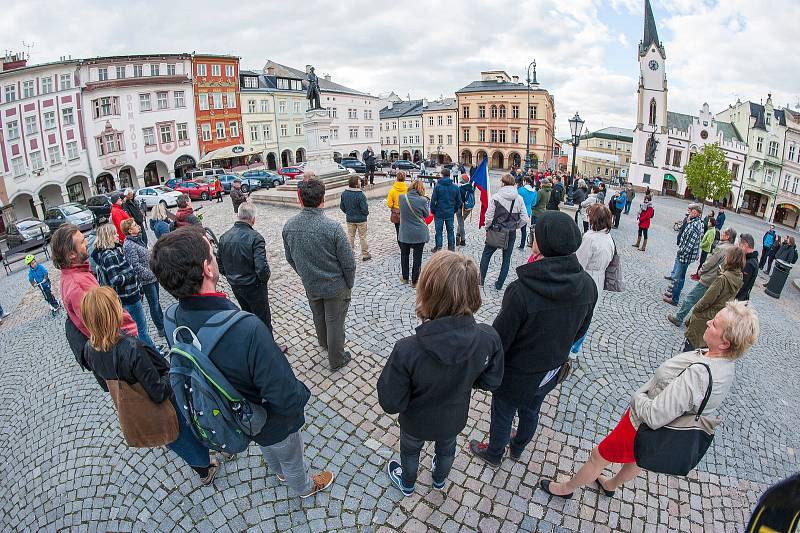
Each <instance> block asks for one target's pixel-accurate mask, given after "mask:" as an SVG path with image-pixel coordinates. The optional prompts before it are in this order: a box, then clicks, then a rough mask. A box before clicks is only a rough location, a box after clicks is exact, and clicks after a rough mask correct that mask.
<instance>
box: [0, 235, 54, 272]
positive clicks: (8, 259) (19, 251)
mask: <svg viewBox="0 0 800 533" xmlns="http://www.w3.org/2000/svg"><path fill="white" fill-rule="evenodd" d="M47 248H48V247H47V240H46V239H36V240H33V241H30V242H26V243H24V244H20V245H18V246H15V247H13V248H9V249H8V251H6V254H5V255H2V254H0V256H2V259H3V268H5V269H6V276H8V275H10V274H11V265H13V264H14V263H19V262H21V261H23V260H24V259H25V256H26V255H33V256H35V255H36V254H38V253H44V257H45V260H47V259H50V251H49V250H48V249H47Z"/></svg>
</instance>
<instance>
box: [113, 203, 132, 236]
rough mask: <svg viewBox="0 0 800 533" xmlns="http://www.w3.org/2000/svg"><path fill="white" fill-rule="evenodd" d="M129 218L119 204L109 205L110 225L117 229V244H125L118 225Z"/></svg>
mask: <svg viewBox="0 0 800 533" xmlns="http://www.w3.org/2000/svg"><path fill="white" fill-rule="evenodd" d="M129 218H131V216H130V215H129V214H128V213H127V212H126V211H125V210H124V209H123V208H122V206H121V205H119V204H111V223H112V224H114V227H115V228H117V237H119V242H125V234H124V233H122V229H121V228H120V224H121V223H122V221H123V220H126V219H129Z"/></svg>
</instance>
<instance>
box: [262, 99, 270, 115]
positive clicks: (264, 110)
mask: <svg viewBox="0 0 800 533" xmlns="http://www.w3.org/2000/svg"><path fill="white" fill-rule="evenodd" d="M261 112H262V113H269V100H261Z"/></svg>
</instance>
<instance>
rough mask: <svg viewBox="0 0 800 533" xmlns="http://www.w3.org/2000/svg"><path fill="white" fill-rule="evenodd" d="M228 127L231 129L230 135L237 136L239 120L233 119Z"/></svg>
mask: <svg viewBox="0 0 800 533" xmlns="http://www.w3.org/2000/svg"><path fill="white" fill-rule="evenodd" d="M228 128H229V129H230V130H231V137H233V138H236V137H238V136H239V122H238V121H236V120H234V121H233V122H231V123H229V124H228Z"/></svg>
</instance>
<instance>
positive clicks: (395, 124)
mask: <svg viewBox="0 0 800 533" xmlns="http://www.w3.org/2000/svg"><path fill="white" fill-rule="evenodd" d="M392 129H393V130H396V129H397V122H396V121H395V122H392ZM395 144H397V143H395Z"/></svg>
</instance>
